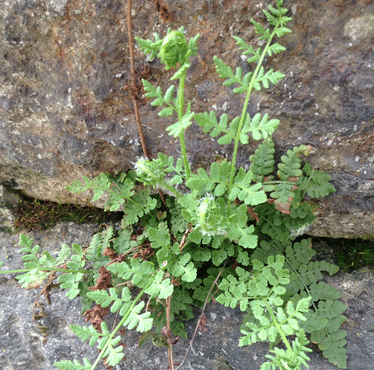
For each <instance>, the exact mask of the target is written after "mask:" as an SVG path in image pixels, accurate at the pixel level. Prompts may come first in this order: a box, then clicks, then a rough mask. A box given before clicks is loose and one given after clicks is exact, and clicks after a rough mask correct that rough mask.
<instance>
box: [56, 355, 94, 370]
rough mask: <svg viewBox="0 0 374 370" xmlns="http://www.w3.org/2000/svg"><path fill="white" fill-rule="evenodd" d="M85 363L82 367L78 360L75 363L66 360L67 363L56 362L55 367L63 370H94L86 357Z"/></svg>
mask: <svg viewBox="0 0 374 370" xmlns="http://www.w3.org/2000/svg"><path fill="white" fill-rule="evenodd" d="M83 363H84V364H83V365H81V364H80V362H79V361H78V360H74V361H70V360H66V361H59V362H55V363H54V366H56V367H57V368H58V369H61V370H91V369H92V365H91V364H90V362H89V361H88V359H87V358H86V357H85V358H84V359H83Z"/></svg>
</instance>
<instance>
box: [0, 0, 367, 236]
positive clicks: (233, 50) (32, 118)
mask: <svg viewBox="0 0 374 370" xmlns="http://www.w3.org/2000/svg"><path fill="white" fill-rule="evenodd" d="M270 3H273V1H270V0H266V1H261V2H260V1H257V0H256V1H255V0H247V1H244V2H243V1H241V2H237V1H231V0H223V1H219V2H218V1H211V0H196V1H193V2H191V1H187V0H176V1H172V2H171V1H166V0H163V1H158V0H155V1H153V2H152V1H140V2H134V4H133V12H132V13H133V22H134V33H135V35H136V36H140V37H143V38H146V37H152V35H153V33H154V32H158V33H159V34H160V35H164V34H165V32H166V29H167V28H168V27H172V28H178V27H180V26H182V25H183V26H185V28H186V32H187V36H188V37H191V36H193V35H194V34H195V33H200V35H201V36H200V39H199V56H198V57H195V58H194V59H193V61H192V68H191V70H190V72H189V75H188V83H187V86H188V98H189V99H191V100H192V102H193V109H194V111H196V112H199V111H204V110H212V109H213V110H215V111H216V112H217V115H220V114H222V113H223V112H226V113H228V114H229V116H230V117H234V116H235V115H238V114H239V113H240V110H241V104H242V100H243V98H242V97H241V96H236V95H234V94H233V93H232V91H231V90H230V89H229V88H223V87H222V81H220V80H219V78H218V77H217V74H216V72H215V68H214V66H213V64H212V57H213V56H214V55H218V56H220V57H221V58H222V59H223V60H224V61H225V62H226V63H228V64H230V65H232V66H233V67H236V66H238V65H240V66H241V67H242V68H243V70H245V71H246V70H248V65H247V63H246V62H245V61H242V60H241V59H240V51H239V50H238V49H237V47H236V45H235V42H234V41H233V39H232V38H231V37H230V36H232V35H238V36H240V37H242V38H244V39H245V40H246V41H247V42H248V43H249V44H253V45H256V44H257V43H258V40H257V38H256V36H255V34H254V30H253V27H252V25H251V23H250V21H249V19H250V18H251V17H253V18H255V19H257V20H259V21H261V20H263V18H264V17H263V14H262V11H261V10H262V9H263V8H264V7H266V6H267V5H268V4H270ZM285 6H286V7H288V8H289V9H290V10H291V12H290V14H291V13H292V14H291V15H292V16H293V18H294V20H293V21H292V22H291V23H290V28H291V29H292V33H291V34H290V35H287V37H285V38H284V40H283V44H284V46H285V47H286V48H287V51H286V52H285V53H283V54H280V55H279V56H277V58H275V59H274V58H271V59H269V61H268V62H267V63H266V67H267V68H275V69H276V70H280V71H282V72H283V73H284V74H285V75H286V77H285V79H284V80H283V81H282V82H281V83H280V84H279V85H277V86H275V87H272V88H271V89H270V91H262V92H260V93H257V94H256V95H255V96H254V97H253V99H252V101H251V103H250V107H249V113H250V114H255V113H256V112H257V111H260V112H262V113H269V114H270V115H271V116H274V117H276V118H279V119H280V121H281V124H280V129H279V130H278V132H277V133H276V135H275V141H276V146H277V149H278V150H279V152H282V151H285V150H286V149H288V148H290V147H291V146H292V145H300V144H308V145H311V146H312V147H313V152H312V153H311V154H310V156H309V158H308V160H309V161H310V162H311V163H312V164H313V165H314V166H315V167H317V168H319V169H321V170H324V171H327V172H329V173H330V174H331V175H332V179H333V183H334V185H335V187H336V189H337V192H336V193H335V194H334V195H331V196H329V197H328V198H327V199H325V200H323V201H321V202H319V206H320V207H319V214H318V220H317V221H316V222H315V223H314V224H313V226H312V227H311V229H310V230H309V233H310V234H313V235H317V236H328V237H348V238H351V237H361V238H374V235H373V224H374V148H373V147H374V100H373V99H374V98H373V94H372V92H373V87H374V73H373V70H374V49H373V44H372V43H373V38H374V31H373V29H374V28H373V23H374V16H373V14H374V3H373V2H372V1H370V0H361V1H356V2H348V1H345V0H326V1H323V3H320V2H315V1H314V0H300V1H292V0H289V1H285ZM157 10H159V11H157ZM0 35H1V37H0V86H1V94H0V182H2V183H4V184H6V185H7V186H9V187H12V188H16V189H21V190H22V191H23V192H24V193H25V194H27V195H29V196H31V197H36V198H39V199H48V200H54V201H59V202H77V203H85V202H86V198H87V197H88V195H87V194H82V195H81V196H78V195H72V194H70V193H68V192H67V191H66V190H65V186H66V185H68V184H69V183H70V182H71V181H73V180H75V179H76V178H81V176H82V175H85V176H94V175H97V174H98V173H100V172H102V171H113V170H126V169H128V168H130V167H132V166H133V163H134V161H135V160H136V158H137V157H138V156H139V155H141V146H140V144H139V140H138V134H137V129H136V124H135V118H134V114H133V108H132V100H131V96H130V94H129V92H127V91H125V90H124V89H123V87H124V85H125V84H126V83H128V82H129V78H130V76H129V69H130V67H129V56H128V38H127V31H126V1H124V0H98V1H95V2H92V1H90V0H19V1H17V2H14V1H4V2H2V6H1V9H0ZM135 58H136V68H137V71H138V73H139V75H141V74H142V73H143V76H147V77H146V78H147V79H148V80H149V81H150V82H152V83H153V84H160V85H161V86H162V87H163V88H165V87H166V86H168V85H169V82H168V80H167V79H166V77H170V76H171V72H167V73H165V72H164V69H163V68H162V67H161V65H160V64H159V62H157V61H154V62H151V63H146V58H145V57H144V55H142V53H141V52H140V50H139V49H137V50H136V53H135ZM147 69H148V74H147V75H145V74H144V73H145V72H146V70H147ZM141 119H142V124H143V126H144V131H145V136H146V141H147V146H148V150H149V152H150V154H151V155H153V156H155V155H156V154H157V153H158V152H159V151H162V152H164V153H165V154H167V155H174V156H177V155H178V145H177V143H176V142H175V140H174V138H172V137H170V136H168V135H167V134H165V131H164V129H165V127H167V125H169V124H170V123H172V121H171V120H169V119H160V118H159V117H158V116H157V111H155V110H154V109H153V107H152V106H150V104H149V102H148V101H146V100H143V102H142V104H141ZM187 146H188V150H189V153H190V160H191V162H192V164H193V166H194V167H195V168H196V167H197V166H200V165H202V166H207V165H208V164H209V163H210V162H211V161H212V160H213V159H214V156H215V155H224V156H228V157H230V153H231V148H230V147H220V146H219V145H218V144H217V143H216V142H215V141H213V140H211V138H210V137H208V136H207V135H204V134H202V132H201V130H200V128H198V127H197V126H192V127H191V128H190V129H189V130H188V132H187ZM253 149H254V147H253V146H249V147H243V148H241V149H240V152H239V156H238V159H239V162H240V164H241V165H244V164H246V163H247V162H248V157H249V155H250V154H251V153H252V151H253Z"/></svg>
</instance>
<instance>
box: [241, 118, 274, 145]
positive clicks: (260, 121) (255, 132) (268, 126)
mask: <svg viewBox="0 0 374 370" xmlns="http://www.w3.org/2000/svg"><path fill="white" fill-rule="evenodd" d="M278 125H279V120H277V119H271V120H269V115H268V114H267V113H266V114H264V115H263V116H261V114H260V113H256V114H255V115H254V116H253V118H252V119H251V118H250V116H249V114H248V113H247V114H246V116H245V120H244V124H243V129H242V131H241V134H240V142H241V143H242V144H248V133H249V132H251V133H252V138H253V140H261V139H266V138H267V137H269V136H271V135H272V134H273V133H274V131H275V130H276V129H277V127H278Z"/></svg>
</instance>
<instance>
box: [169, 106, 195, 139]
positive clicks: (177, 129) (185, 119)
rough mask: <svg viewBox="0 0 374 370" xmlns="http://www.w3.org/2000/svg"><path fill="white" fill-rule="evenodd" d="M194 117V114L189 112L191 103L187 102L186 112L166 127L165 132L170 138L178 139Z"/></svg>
mask: <svg viewBox="0 0 374 370" xmlns="http://www.w3.org/2000/svg"><path fill="white" fill-rule="evenodd" d="M194 115H195V113H193V112H191V102H189V103H188V105H187V109H186V112H185V113H184V115H183V116H182V117H181V119H180V120H179V121H178V122H176V123H174V124H172V125H170V126H168V127H167V128H166V131H169V135H170V136H174V137H179V136H180V134H181V133H182V132H183V131H184V130H186V129H187V128H188V127H189V126H190V125H191V124H192V119H193V117H194Z"/></svg>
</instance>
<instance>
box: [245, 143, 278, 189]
mask: <svg viewBox="0 0 374 370" xmlns="http://www.w3.org/2000/svg"><path fill="white" fill-rule="evenodd" d="M274 153H275V148H274V141H273V140H272V139H271V138H270V137H268V138H266V139H265V140H264V141H263V142H262V143H261V144H260V145H259V146H258V147H257V149H256V150H255V153H254V154H252V155H251V156H250V157H249V160H250V161H251V166H250V168H249V170H250V171H251V172H252V174H253V176H252V179H253V181H255V182H263V181H264V177H266V176H269V175H270V174H271V173H272V172H273V171H274V164H275V160H274Z"/></svg>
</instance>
